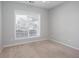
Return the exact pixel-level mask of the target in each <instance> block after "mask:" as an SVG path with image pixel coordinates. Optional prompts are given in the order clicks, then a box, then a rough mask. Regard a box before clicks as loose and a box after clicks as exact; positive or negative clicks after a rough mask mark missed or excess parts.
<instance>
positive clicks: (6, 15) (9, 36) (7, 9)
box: [2, 2, 48, 46]
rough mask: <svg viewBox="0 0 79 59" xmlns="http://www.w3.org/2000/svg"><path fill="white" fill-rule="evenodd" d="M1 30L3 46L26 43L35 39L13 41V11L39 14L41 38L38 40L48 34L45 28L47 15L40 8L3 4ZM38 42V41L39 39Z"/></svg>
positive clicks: (9, 3)
mask: <svg viewBox="0 0 79 59" xmlns="http://www.w3.org/2000/svg"><path fill="white" fill-rule="evenodd" d="M2 6H3V7H2V9H3V11H2V13H3V14H2V18H3V21H2V27H3V28H2V30H3V33H2V35H3V40H2V42H3V45H4V46H5V45H10V44H16V43H22V42H28V41H32V40H37V38H36V39H23V40H15V35H14V34H15V17H14V16H15V15H14V14H15V11H16V10H24V11H26V12H33V13H39V14H40V15H41V37H40V38H46V37H47V35H48V34H47V33H48V30H47V29H48V28H47V22H48V21H47V18H48V14H47V11H46V10H44V9H40V8H35V7H31V6H30V7H29V6H26V5H25V4H17V3H11V2H3V4H2ZM39 40H40V39H39Z"/></svg>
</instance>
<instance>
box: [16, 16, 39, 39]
mask: <svg viewBox="0 0 79 59" xmlns="http://www.w3.org/2000/svg"><path fill="white" fill-rule="evenodd" d="M38 36H40V17H39V15H38V16H32V15H16V39H20V38H21V39H22V38H33V37H38Z"/></svg>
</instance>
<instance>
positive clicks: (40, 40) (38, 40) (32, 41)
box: [3, 39, 47, 48]
mask: <svg viewBox="0 0 79 59" xmlns="http://www.w3.org/2000/svg"><path fill="white" fill-rule="evenodd" d="M43 40H47V39H38V40H33V41H27V42H21V43H14V44H10V45H4V46H3V48H6V47H11V46H16V45H21V44H27V43H32V42H37V41H43Z"/></svg>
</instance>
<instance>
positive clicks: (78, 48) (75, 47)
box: [50, 39, 79, 51]
mask: <svg viewBox="0 0 79 59" xmlns="http://www.w3.org/2000/svg"><path fill="white" fill-rule="evenodd" d="M50 40H51V41H54V42H57V43H59V44H62V45H64V46H67V47H69V48H73V49H75V50H78V51H79V48H77V47H73V46H71V45H68V44H66V43H63V42H59V41H57V40H55V39H50Z"/></svg>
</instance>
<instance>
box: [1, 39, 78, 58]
mask: <svg viewBox="0 0 79 59" xmlns="http://www.w3.org/2000/svg"><path fill="white" fill-rule="evenodd" d="M0 57H4V58H5V57H6V58H70V57H72V58H73V57H79V51H78V50H74V49H72V48H69V47H66V46H63V45H61V44H59V43H56V42H51V41H48V40H45V41H39V42H34V43H28V44H23V45H17V46H13V47H8V48H5V49H3V51H2V53H1V54H0Z"/></svg>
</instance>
